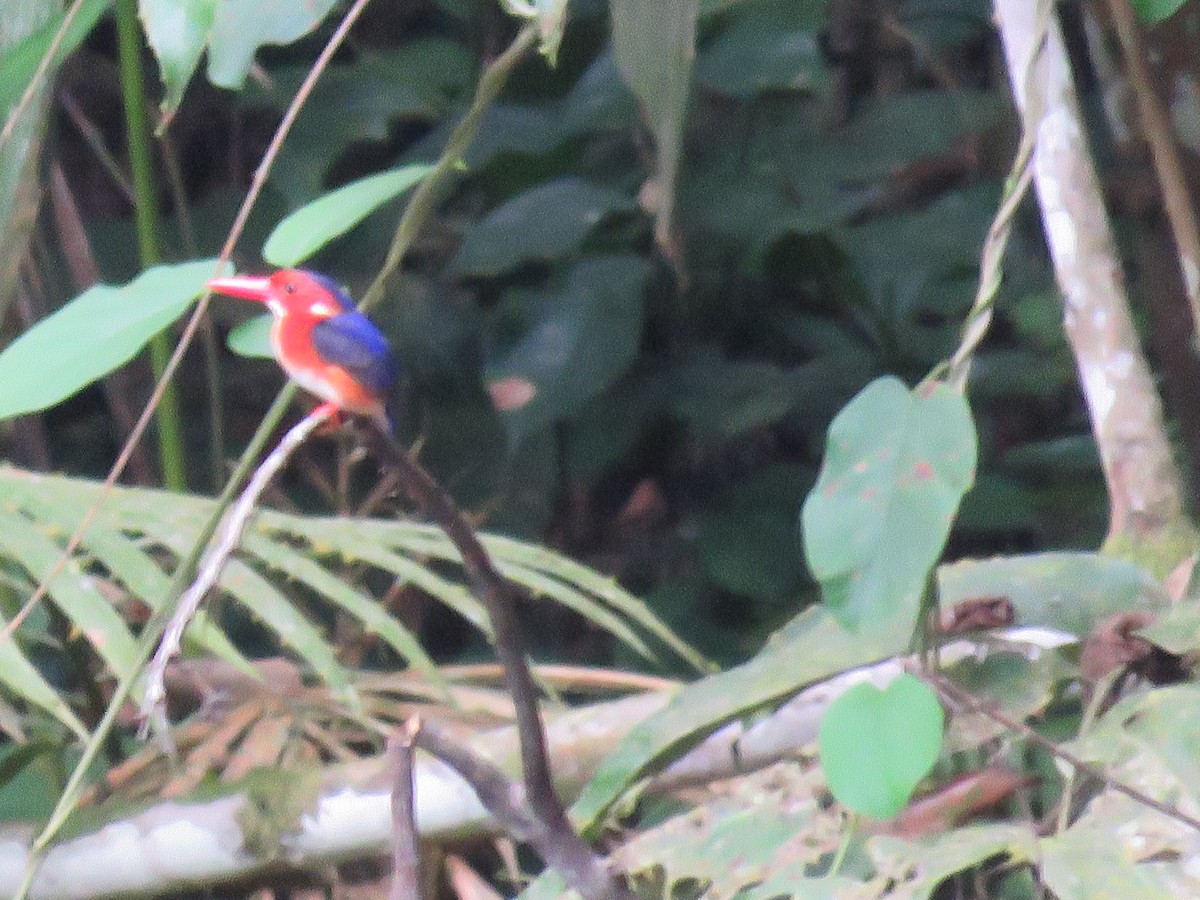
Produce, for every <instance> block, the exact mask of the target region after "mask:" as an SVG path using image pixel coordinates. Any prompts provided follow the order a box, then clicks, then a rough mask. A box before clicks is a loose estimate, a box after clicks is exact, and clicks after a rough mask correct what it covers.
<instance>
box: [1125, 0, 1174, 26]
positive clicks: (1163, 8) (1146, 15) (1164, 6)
mask: <svg viewBox="0 0 1200 900" xmlns="http://www.w3.org/2000/svg"><path fill="white" fill-rule="evenodd" d="M1185 2H1186V0H1131V3H1132V4H1133V9H1134V11H1135V12H1136V13H1137V16H1138V18H1139V19H1141V20H1142V21H1143V22H1145V23H1146V24H1147V25H1157V24H1158V23H1159V22H1164V21H1166V20H1167V19H1169V18H1171V16H1173V15H1175V13H1177V12H1178V11H1179V8H1180V7H1181V6H1183V4H1184V3H1185Z"/></svg>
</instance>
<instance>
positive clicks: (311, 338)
mask: <svg viewBox="0 0 1200 900" xmlns="http://www.w3.org/2000/svg"><path fill="white" fill-rule="evenodd" d="M208 287H209V289H210V290H213V291H216V292H218V293H221V294H227V295H228V296H230V297H240V298H242V299H244V300H254V301H256V302H258V303H262V304H264V305H265V306H266V307H267V309H269V310H270V311H271V315H272V316H274V321H273V322H272V323H271V349H272V350H273V351H274V353H275V359H276V360H277V361H278V362H279V365H280V366H282V367H283V370H284V371H285V372H287V373H288V375H289V376H291V377H292V379H293V380H295V381H296V383H297V384H299V385H300V386H301V387H302V388H304V389H305V390H307V391H309V392H310V393H313V394H316V395H317V396H318V397H320V398H321V399H323V400H325V401H326V402H327V403H328V404H330V405H331V406H332V407H333V408H334V409H336V410H345V411H347V412H351V413H355V414H356V415H360V416H367V417H369V418H371V419H373V420H374V421H375V422H377V423H378V424H379V426H380V427H381V428H382V429H383V430H384V433H385V434H389V435H390V434H392V431H393V427H392V418H391V415H390V414H389V412H388V398H389V395H390V394H391V391H392V388H393V387H394V386H395V383H396V379H397V377H398V376H399V368H398V366H397V364H396V359H395V357H394V356H393V355H392V349H391V347H390V346H389V345H388V342H387V338H385V337H384V336H383V333H382V332H380V330H379V329H378V328H377V327H376V326H375V324H374V323H373V322H372V321H371V320H370V319H368V318H367V317H366V316H365V315H363V314H362V313H360V312H359V311H358V310H357V309H355V307H354V303H353V301H351V299H350V297H349V295H347V293H346V292H345V291H344V290H343V289H342V288H341V287H339V286H338V285H337V283H336V282H334V281H333V280H332V279H330V278H328V277H326V276H325V275H319V274H317V273H316V272H309V271H307V270H304V269H280V270H279V271H277V272H275V273H273V274H271V275H269V276H268V275H234V276H229V277H226V278H212V279H209V281H208Z"/></svg>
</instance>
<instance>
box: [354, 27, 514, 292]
mask: <svg viewBox="0 0 1200 900" xmlns="http://www.w3.org/2000/svg"><path fill="white" fill-rule="evenodd" d="M537 36H538V35H537V25H535V24H529V25H526V26H525V27H523V28H522V29H521V30H520V32H518V33H517V36H516V37H515V38H513V42H512V43H511V44H509V45H508V47H507V48H506V49H505V50H504V52H503V53H501V54H500V55H499V56H497V57H496V58H495V59H494V60H492V62H491V64H489V65H488V67H487V68H486V69H484V70H483V75H481V76H480V78H479V86H478V87H477V88H476V89H475V97H474V98H473V99H472V100H471V106H470V107H469V108H468V109H467V111H466V113H465V114H464V115H463V117H462V119H460V120H459V123H458V124H457V125H455V126H454V131H452V132H451V133H450V138H449V140H447V141H446V146H445V148H444V149H443V150H442V155H441V156H440V157H439V158H438V161H437V163H436V164H435V165H434V167H433V171H432V172H430V173H429V175H427V176H426V177H425V178H424V179H423V180H422V181H421V183H420V184H419V185H418V186H417V189H416V190H415V191H413V195H412V199H411V200H409V202H408V206H406V207H405V208H404V214H403V215H402V216H401V217H400V224H398V225H397V226H396V233H395V235H393V237H392V244H391V246H390V247H388V252H387V257H386V258H385V259H384V261H383V267H382V268H381V269H380V270H379V274H378V275H376V276H375V280H374V281H372V282H371V286H370V287H369V288H367V292H366V294H364V295H363V299H362V302H361V303H360V304H359V305H358V306H359V309H364V310H365V309H369V308H370V307H372V306H374V305H375V304H376V303H378V302H379V300H380V299H381V298H382V297H383V293H384V291H385V290H386V289H387V283H388V280H389V279H390V278H391V277H392V275H393V274H395V272H396V270H397V269H399V268H400V263H401V262H403V261H404V256H405V254H406V253H408V248H409V247H410V246H411V245H412V242H413V238H415V237H416V236H417V233H418V232H419V231H420V230H421V228H422V227H423V226H424V225H425V221H426V220H427V219H428V218H429V216H430V215H431V214H432V213H433V211H434V208H435V207H436V206H437V204H438V203H440V202H441V200H442V198H443V197H445V195H446V193H447V192H448V191H449V189H450V187H451V185H452V184H453V183H454V181H455V178H456V176H457V174H458V172H459V171H460V169H461V167H462V158H463V155H464V154H465V153H466V152H467V148H468V147H470V146H471V142H472V141H473V140H475V135H476V134H477V133H478V132H479V125H480V122H481V121H482V119H483V114H484V112H486V111H487V108H488V107H489V106H491V105H492V102H493V101H494V100H495V99H496V97H497V96H499V94H500V90H501V89H502V88H503V87H504V85H505V83H506V82H507V81H508V77H509V75H511V74H512V70H513V69H514V68H515V67H516V65H517V63H518V62H520V61H521V59H522V58H523V57H524V56H525V54H526V53H528V52H529V50H530V48H531V47H533V45H534V43H535V42H536V41H537Z"/></svg>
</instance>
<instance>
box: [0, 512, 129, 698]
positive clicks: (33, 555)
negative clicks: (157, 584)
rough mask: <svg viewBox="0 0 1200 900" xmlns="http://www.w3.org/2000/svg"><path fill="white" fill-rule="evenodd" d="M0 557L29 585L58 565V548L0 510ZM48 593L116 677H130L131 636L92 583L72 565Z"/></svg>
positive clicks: (20, 519)
mask: <svg viewBox="0 0 1200 900" xmlns="http://www.w3.org/2000/svg"><path fill="white" fill-rule="evenodd" d="M0 552H2V553H3V554H4V555H5V556H7V557H8V558H10V559H13V560H15V561H16V562H17V563H19V564H20V565H21V567H22V568H24V569H25V571H26V572H28V573H29V577H30V579H31V580H33V581H41V580H43V579H44V578H46V576H48V575H49V574H50V572H51V570H53V568H54V566H55V565H56V564H57V563H58V557H59V554H60V553H61V548H60V547H59V545H58V543H57V542H56V541H55V540H53V539H52V538H51V537H49V536H47V535H46V534H45V533H44V532H43V531H41V530H38V529H37V528H36V527H34V525H33V523H31V522H30V521H29V520H28V519H25V518H24V517H22V516H21V515H20V514H18V513H16V512H12V511H10V510H7V509H0ZM48 592H49V595H50V597H51V598H52V599H53V600H54V603H55V605H56V606H57V607H58V608H59V609H60V610H62V613H63V615H64V616H66V617H67V619H68V620H70V622H71V624H72V625H73V626H74V628H75V629H76V630H77V631H78V632H79V634H81V635H82V636H83V638H84V639H85V640H87V642H88V643H89V644H91V646H92V647H93V649H95V651H96V653H97V654H98V655H99V656H100V658H101V659H103V660H104V662H105V664H106V665H108V667H109V668H110V669H111V670H112V671H113V672H114V673H116V674H117V675H118V676H119V677H122V678H124V677H126V676H128V675H131V674H132V672H133V667H134V664H135V662H136V656H137V651H136V649H135V646H134V640H133V635H132V634H130V632H129V629H128V628H127V627H126V625H125V622H124V621H123V620H122V619H121V617H120V616H119V615H118V614H117V612H116V610H114V609H113V606H112V604H111V603H110V602H109V601H108V598H106V597H105V596H104V595H103V594H102V593H101V591H100V585H99V583H98V582H97V580H96V579H95V578H93V577H92V576H90V575H88V574H87V573H86V572H84V571H83V569H82V567H81V566H80V565H79V563H78V562H77V561H75V560H72V561H71V562H69V563H68V564H67V565H66V566H65V567H64V568H63V569H62V571H60V572H59V574H58V576H57V577H56V578H55V579H54V580H53V581H51V582H50V584H49V591H48Z"/></svg>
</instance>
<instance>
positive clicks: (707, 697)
mask: <svg viewBox="0 0 1200 900" xmlns="http://www.w3.org/2000/svg"><path fill="white" fill-rule="evenodd" d="M907 642H908V635H902V634H899V633H896V632H893V633H890V634H880V635H871V636H868V637H863V636H859V635H854V634H851V633H850V632H848V631H846V630H845V629H843V628H841V627H840V626H839V625H838V624H837V622H835V621H834V620H833V619H832V618H831V617H830V616H829V614H828V613H827V612H826V611H825V610H824V609H821V608H812V609H809V610H808V611H806V612H804V613H801V614H800V615H799V616H797V617H796V619H794V620H793V621H792V622H791V623H789V624H788V625H787V626H786V627H785V628H784V629H783V630H781V631H780V632H779V633H777V634H776V635H775V636H774V637H773V638H772V639H771V641H770V642H769V643H768V644H767V646H766V647H765V648H764V649H763V651H762V653H760V654H759V655H758V656H756V657H755V658H754V659H752V660H750V661H749V662H746V663H743V664H742V665H740V666H738V667H736V668H733V669H730V670H729V671H727V672H722V673H720V674H718V675H710V676H708V677H707V678H704V679H701V680H700V681H697V682H695V683H693V684H689V685H687V686H685V687H683V688H681V689H680V690H679V692H678V693H677V694H676V695H675V696H674V697H673V698H672V699H671V702H670V703H668V704H667V706H666V707H664V708H663V709H662V711H660V712H658V713H656V714H654V715H652V716H650V717H649V718H648V719H646V720H645V721H643V722H640V723H639V724H638V725H636V726H635V727H634V728H633V730H632V731H630V732H629V735H628V736H627V737H626V738H625V740H624V741H622V742H621V746H620V747H618V748H617V749H616V750H615V751H614V752H613V753H612V754H611V755H610V756H609V757H608V758H607V759H606V760H605V761H604V762H603V763H602V764H601V766H600V768H599V769H598V770H597V771H596V774H595V775H594V776H593V778H592V780H591V782H589V783H588V785H587V787H585V788H584V789H583V791H582V792H581V793H580V795H579V799H578V800H576V802H575V805H574V806H573V807H571V817H572V819H573V820H574V821H575V822H576V824H578V825H579V826H580V827H581V828H583V829H584V830H586V831H591V830H593V829H594V828H595V827H596V826H597V825H598V823H599V822H600V818H601V817H602V816H603V815H604V814H605V812H606V811H607V810H608V809H610V808H611V807H612V805H613V804H614V803H616V802H617V800H619V799H620V797H621V795H622V794H623V793H625V791H626V790H628V789H629V787H630V786H631V785H632V784H634V783H635V782H636V781H638V780H639V779H640V778H642V777H644V776H645V775H647V774H649V773H651V772H652V771H654V770H655V767H656V766H658V765H660V764H662V763H663V762H665V761H666V760H668V759H670V758H671V756H672V753H673V752H678V751H679V750H680V749H681V748H684V747H688V746H691V745H692V744H694V743H695V742H696V741H697V740H698V739H699V738H701V737H702V736H703V735H705V734H708V733H709V732H711V731H713V730H715V729H716V728H718V727H720V726H721V725H723V724H725V723H726V722H728V721H729V720H731V719H733V718H736V717H737V716H740V715H745V714H747V713H749V712H753V711H756V710H759V709H762V708H763V707H765V706H767V705H769V704H770V703H773V702H776V701H778V700H780V699H782V698H784V697H789V696H791V695H792V694H795V693H796V692H798V691H799V690H801V689H802V688H804V687H805V686H807V685H809V684H811V683H813V682H815V681H819V680H821V679H823V678H828V677H829V676H831V675H834V674H836V673H837V672H841V671H844V670H845V669H850V668H854V667H855V666H860V665H865V664H866V663H869V662H873V661H875V660H877V659H880V658H883V657H885V656H892V655H894V654H896V653H899V652H901V651H902V650H903V649H904V646H905V644H906V643H907Z"/></svg>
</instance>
